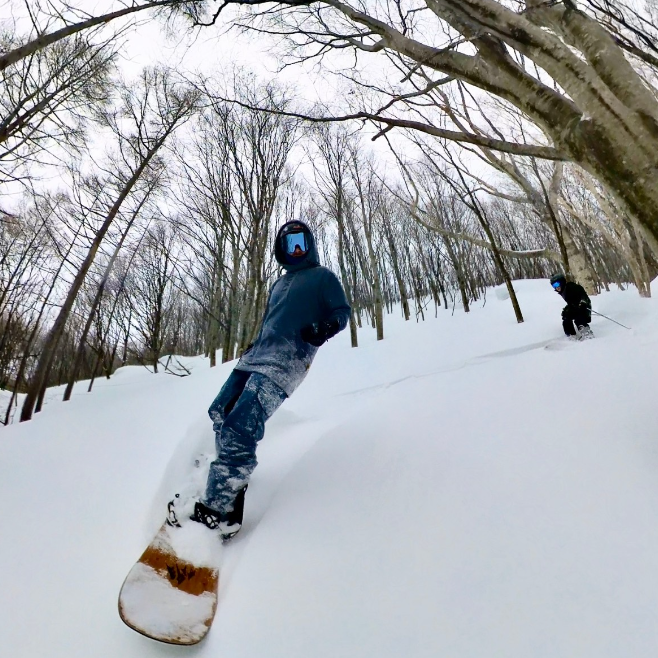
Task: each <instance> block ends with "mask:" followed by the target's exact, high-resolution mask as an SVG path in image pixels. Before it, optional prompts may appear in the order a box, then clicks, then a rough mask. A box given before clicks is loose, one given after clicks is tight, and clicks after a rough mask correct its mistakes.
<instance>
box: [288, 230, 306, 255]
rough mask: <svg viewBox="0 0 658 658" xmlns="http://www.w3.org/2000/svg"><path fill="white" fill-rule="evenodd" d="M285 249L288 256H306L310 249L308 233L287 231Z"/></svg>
mask: <svg viewBox="0 0 658 658" xmlns="http://www.w3.org/2000/svg"><path fill="white" fill-rule="evenodd" d="M283 249H284V251H285V252H286V254H288V256H304V255H305V254H306V252H307V251H308V245H307V243H306V233H304V232H303V231H300V232H299V233H286V235H284V236H283Z"/></svg>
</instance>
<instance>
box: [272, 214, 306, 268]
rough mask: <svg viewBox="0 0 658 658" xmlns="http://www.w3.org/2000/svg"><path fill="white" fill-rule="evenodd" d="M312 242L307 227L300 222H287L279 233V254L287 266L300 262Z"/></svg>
mask: <svg viewBox="0 0 658 658" xmlns="http://www.w3.org/2000/svg"><path fill="white" fill-rule="evenodd" d="M312 244H313V242H312V239H311V236H310V234H309V230H308V227H307V226H306V225H305V224H303V223H302V222H289V223H288V224H286V225H285V226H284V227H283V228H282V229H281V231H280V232H279V245H278V250H279V253H280V254H281V255H282V256H283V258H284V261H285V262H286V263H288V264H291V265H292V264H295V263H299V262H301V261H302V260H303V259H304V258H305V257H306V255H307V254H308V253H309V250H310V249H311V246H312Z"/></svg>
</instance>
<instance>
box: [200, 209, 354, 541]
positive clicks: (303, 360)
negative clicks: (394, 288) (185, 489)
mask: <svg viewBox="0 0 658 658" xmlns="http://www.w3.org/2000/svg"><path fill="white" fill-rule="evenodd" d="M274 255H275V257H276V260H277V261H278V263H279V264H280V265H281V267H283V269H285V270H286V272H285V274H283V275H282V276H281V277H280V278H279V279H277V281H276V282H275V283H274V285H273V286H272V288H271V290H270V295H269V299H268V302H267V307H266V310H265V315H264V317H263V321H262V324H261V327H260V332H259V333H258V336H257V338H256V340H255V341H254V342H253V344H252V345H251V346H249V348H248V349H247V350H246V351H245V352H244V353H243V355H242V357H241V358H240V360H239V362H238V364H237V365H236V366H235V369H234V370H233V372H232V373H231V374H230V376H229V378H228V379H227V381H226V383H225V384H224V386H223V387H222V389H221V391H220V392H219V394H218V395H217V397H216V398H215V400H214V401H213V403H212V404H211V405H210V409H209V410H208V414H209V416H210V418H211V420H212V421H213V429H214V431H215V445H216V449H217V458H216V459H215V461H213V462H212V463H211V465H210V471H209V473H208V481H207V484H206V491H205V495H204V496H203V497H202V498H201V500H199V501H198V502H196V504H195V508H194V514H193V516H192V519H193V520H195V521H198V522H201V523H203V524H205V525H206V526H208V527H209V528H211V529H213V530H214V529H217V530H218V531H219V534H220V535H221V536H222V538H224V539H226V538H228V537H231V536H233V535H234V534H235V533H236V532H237V531H238V530H239V529H240V526H241V524H242V512H243V508H244V496H245V492H246V489H247V484H248V482H249V478H250V476H251V473H252V472H253V470H254V468H255V467H256V463H257V461H256V446H257V444H258V442H259V441H260V440H261V439H262V437H263V434H264V424H265V421H266V420H267V419H268V418H269V417H270V416H271V415H272V414H273V413H274V412H275V411H276V409H278V407H279V406H280V405H281V403H282V402H283V401H284V400H285V399H286V398H287V397H288V396H290V395H291V394H292V392H293V391H294V390H295V389H296V388H297V387H298V386H299V384H300V383H301V382H302V380H303V379H304V377H305V376H306V373H307V372H308V370H309V368H310V366H311V362H312V361H313V358H314V357H315V355H316V353H317V351H318V348H319V347H320V345H322V344H323V343H325V342H326V341H327V340H328V339H329V338H331V337H332V336H334V335H336V334H337V333H338V332H339V331H342V330H343V329H344V328H345V326H346V325H347V323H348V320H349V317H350V307H349V305H348V303H347V299H346V298H345V292H344V291H343V287H342V286H341V284H340V281H339V280H338V278H337V277H336V275H335V274H334V273H333V272H332V271H331V270H329V269H327V268H326V267H322V266H321V265H320V263H319V260H318V254H317V250H316V246H315V239H314V237H313V234H312V233H311V231H310V229H309V228H308V226H307V225H306V224H304V223H303V222H300V221H293V222H288V223H287V224H284V225H283V226H282V227H281V228H280V229H279V232H278V234H277V237H276V241H275V247H274Z"/></svg>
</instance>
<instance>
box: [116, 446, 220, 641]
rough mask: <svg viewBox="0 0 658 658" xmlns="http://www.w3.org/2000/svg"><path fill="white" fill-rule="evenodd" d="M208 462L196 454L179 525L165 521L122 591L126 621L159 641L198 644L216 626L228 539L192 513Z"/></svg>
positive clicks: (122, 612)
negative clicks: (224, 542) (222, 561)
mask: <svg viewBox="0 0 658 658" xmlns="http://www.w3.org/2000/svg"><path fill="white" fill-rule="evenodd" d="M208 462H209V459H208V458H200V459H196V460H194V468H193V471H194V472H193V473H191V474H190V479H189V480H188V482H187V486H186V487H184V488H183V490H182V491H181V493H180V494H178V495H177V496H176V498H177V499H178V500H177V504H176V510H177V521H178V523H179V525H178V526H176V525H171V524H170V523H168V522H167V521H165V522H164V523H163V524H162V527H161V528H160V529H159V530H158V532H157V533H156V534H155V537H154V538H153V540H152V541H151V543H150V544H149V545H148V546H147V547H146V550H145V551H144V552H143V553H142V555H141V557H140V558H139V559H138V560H137V562H136V563H135V564H134V565H133V567H132V568H131V569H130V571H129V572H128V575H127V576H126V579H125V581H124V582H123V585H122V587H121V591H120V593H119V616H120V617H121V619H122V620H123V622H124V623H125V624H127V625H128V626H129V627H130V628H132V629H133V630H135V631H137V632H138V633H141V634H142V635H145V636H146V637H149V638H152V639H153V640H158V641H159V642H166V643H168V644H178V645H191V644H197V643H198V642H200V641H201V640H202V639H203V638H204V637H205V636H206V635H207V633H208V631H209V630H210V627H211V625H212V622H213V618H214V616H215V611H216V609H217V594H218V587H219V564H220V559H221V550H222V549H221V546H222V544H221V541H220V540H219V539H218V537H217V533H216V532H213V531H212V530H209V529H208V528H206V527H205V526H204V525H203V524H201V523H196V522H195V521H192V520H191V519H190V518H189V517H190V513H191V509H193V504H194V500H195V499H197V498H198V495H199V493H200V491H201V488H202V484H203V482H205V474H204V470H205V471H206V473H207V469H206V468H203V467H204V466H206V465H207V463H208Z"/></svg>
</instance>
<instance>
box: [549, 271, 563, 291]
mask: <svg viewBox="0 0 658 658" xmlns="http://www.w3.org/2000/svg"><path fill="white" fill-rule="evenodd" d="M566 282H567V277H566V276H564V274H562V272H558V273H557V274H554V275H553V276H552V277H551V285H552V286H553V289H554V290H557V289H558V288H564V286H565V284H566Z"/></svg>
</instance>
